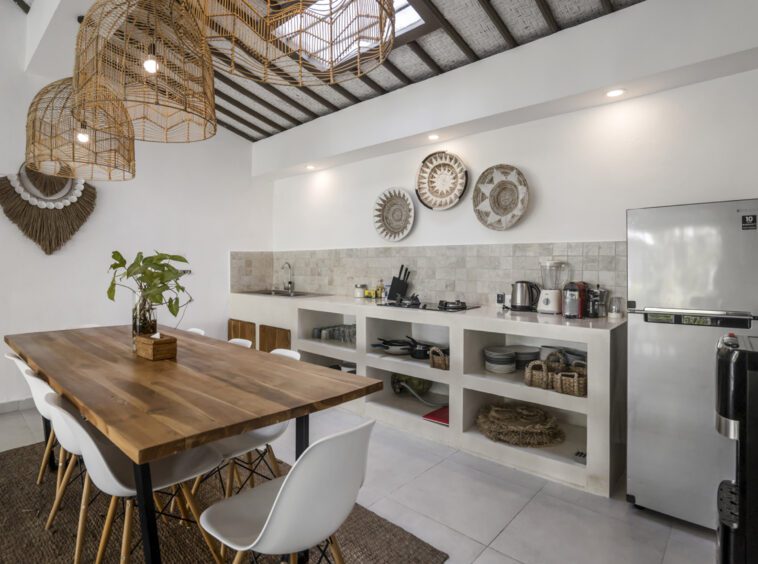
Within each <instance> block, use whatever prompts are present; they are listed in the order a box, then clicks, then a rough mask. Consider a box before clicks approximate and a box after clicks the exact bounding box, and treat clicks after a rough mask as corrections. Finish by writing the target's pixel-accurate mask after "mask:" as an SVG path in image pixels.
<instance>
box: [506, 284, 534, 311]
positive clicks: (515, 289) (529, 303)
mask: <svg viewBox="0 0 758 564" xmlns="http://www.w3.org/2000/svg"><path fill="white" fill-rule="evenodd" d="M539 297H540V287H539V286H537V284H535V283H534V282H527V281H526V280H519V281H518V282H514V283H513V284H511V310H513V311H534V306H535V305H537V300H538V299H539Z"/></svg>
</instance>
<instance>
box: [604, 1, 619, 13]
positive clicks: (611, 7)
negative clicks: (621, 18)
mask: <svg viewBox="0 0 758 564" xmlns="http://www.w3.org/2000/svg"><path fill="white" fill-rule="evenodd" d="M600 5H601V6H602V7H603V10H604V11H605V13H606V14H610V13H611V12H613V11H615V10H616V8H615V7H614V5H613V2H611V0H600Z"/></svg>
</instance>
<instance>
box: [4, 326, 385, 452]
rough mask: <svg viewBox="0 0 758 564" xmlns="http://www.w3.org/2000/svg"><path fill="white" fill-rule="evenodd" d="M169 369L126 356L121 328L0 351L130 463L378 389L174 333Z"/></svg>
mask: <svg viewBox="0 0 758 564" xmlns="http://www.w3.org/2000/svg"><path fill="white" fill-rule="evenodd" d="M160 330H161V334H165V335H173V336H175V337H176V338H177V340H178V347H177V357H176V360H161V361H150V360H145V359H142V358H139V357H137V356H136V355H135V354H133V353H132V338H131V328H130V327H128V326H118V327H96V328H88V329H70V330H65V331H47V332H41V333H25V334H19V335H7V336H6V337H5V342H6V343H7V344H8V346H9V347H10V348H11V349H13V350H14V351H15V352H16V353H17V354H18V355H19V356H21V358H23V359H24V360H25V361H26V362H27V364H29V366H31V367H32V368H33V369H34V370H35V371H37V372H38V373H39V375H40V376H41V377H43V378H44V379H46V380H47V381H48V383H49V384H50V385H51V386H52V388H53V389H55V390H56V391H57V392H58V393H60V394H62V395H63V396H64V397H65V398H66V399H68V400H69V401H71V402H72V403H73V404H74V405H75V406H76V407H77V408H78V409H79V411H80V412H81V413H82V415H84V416H85V417H86V418H87V419H88V420H89V421H90V423H92V424H93V425H94V426H95V427H96V428H97V429H98V430H99V431H100V432H102V433H103V434H104V435H106V436H107V437H108V438H109V439H110V440H111V441H112V442H113V443H114V444H115V445H116V446H117V447H119V448H120V449H121V450H122V451H123V452H124V453H125V454H126V455H127V456H128V457H129V458H130V459H131V460H132V461H134V462H136V463H139V464H142V463H145V462H150V461H152V460H156V459H159V458H163V457H165V456H168V455H170V454H174V453H177V452H181V451H183V450H187V449H190V448H193V447H195V446H198V445H202V444H205V443H209V442H212V441H215V440H218V439H221V438H225V437H229V436H233V435H237V434H240V433H243V432H245V431H250V430H252V429H257V428H259V427H265V426H267V425H272V424H274V423H278V422H281V421H286V420H289V419H293V418H295V417H301V416H303V415H307V414H310V413H313V412H316V411H319V410H322V409H326V408H329V407H333V406H336V405H339V404H341V403H344V402H347V401H350V400H354V399H357V398H360V397H362V396H366V395H368V394H371V393H374V392H376V391H379V390H381V389H382V382H381V381H380V380H375V379H372V378H367V377H364V376H356V375H354V374H348V373H345V372H341V371H339V370H334V369H331V368H326V367H324V366H317V365H315V364H309V363H305V362H300V361H296V360H292V359H289V358H285V357H281V356H277V355H272V354H269V353H263V352H259V351H256V350H252V349H245V348H242V347H239V346H235V345H230V344H228V343H226V342H225V341H219V340H216V339H211V338H208V337H203V336H200V335H195V334H193V333H188V332H186V331H181V330H178V329H168V328H163V327H162V328H161V329H160Z"/></svg>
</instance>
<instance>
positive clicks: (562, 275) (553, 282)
mask: <svg viewBox="0 0 758 564" xmlns="http://www.w3.org/2000/svg"><path fill="white" fill-rule="evenodd" d="M540 274H541V276H542V290H540V297H539V299H538V301H537V313H554V314H559V313H561V311H562V309H561V308H562V304H563V299H562V295H561V294H562V288H563V285H564V284H565V283H566V280H568V264H566V263H565V262H561V261H559V260H547V261H543V262H541V263H540Z"/></svg>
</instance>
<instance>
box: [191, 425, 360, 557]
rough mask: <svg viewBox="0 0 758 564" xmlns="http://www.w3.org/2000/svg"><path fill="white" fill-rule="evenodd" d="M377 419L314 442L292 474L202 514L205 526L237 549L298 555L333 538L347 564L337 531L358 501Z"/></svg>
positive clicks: (241, 552) (336, 552) (240, 552)
mask: <svg viewBox="0 0 758 564" xmlns="http://www.w3.org/2000/svg"><path fill="white" fill-rule="evenodd" d="M373 427H374V422H373V421H368V422H366V423H364V424H362V425H360V426H359V427H356V428H354V429H350V430H348V431H343V432H341V433H337V434H336V435H332V436H330V437H326V438H324V439H321V440H320V441H318V442H316V443H314V444H312V445H311V446H310V448H308V449H307V450H306V451H305V452H304V453H303V455H302V456H301V457H300V458H299V459H298V461H297V462H295V465H294V466H293V467H292V470H291V471H290V473H289V474H288V475H287V476H285V477H281V478H277V479H275V480H271V481H270V482H266V483H265V484H263V485H261V486H259V487H256V488H254V489H252V490H246V491H245V492H244V493H241V494H239V495H236V496H234V497H231V498H229V499H225V500H222V501H219V502H217V503H215V504H214V505H212V506H211V507H209V508H208V509H206V510H205V511H204V512H203V514H202V515H201V516H200V523H201V524H202V526H203V528H204V529H205V530H206V531H208V532H209V533H210V534H211V535H213V536H214V537H215V538H217V539H218V540H219V541H221V542H222V543H223V544H225V545H226V546H229V547H230V548H233V549H235V550H237V555H236V557H235V559H234V563H235V564H239V563H241V562H242V560H243V558H244V555H245V552H246V551H248V550H252V551H254V552H257V553H259V554H294V553H297V552H300V551H302V550H306V549H309V548H311V547H313V546H316V545H318V544H319V543H321V542H323V541H324V540H327V539H328V541H329V548H330V550H331V552H332V556H333V557H334V559H335V561H336V562H338V563H340V562H342V554H341V552H340V550H339V545H338V544H337V541H336V539H335V538H334V533H335V531H337V529H338V528H339V527H340V525H342V523H343V522H344V521H345V519H346V518H347V516H348V515H349V514H350V511H351V510H352V509H353V506H354V505H355V501H356V498H357V497H358V491H359V490H360V488H361V486H362V485H363V480H364V478H365V475H366V461H367V457H368V443H369V437H370V435H371V430H372V429H373Z"/></svg>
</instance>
